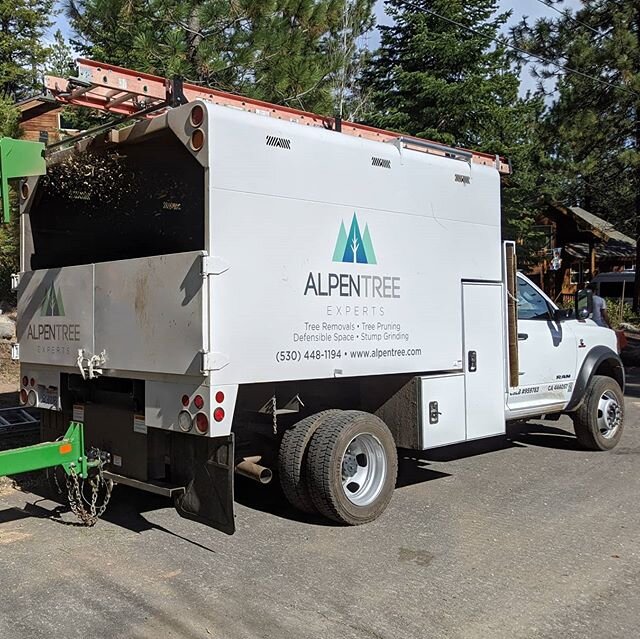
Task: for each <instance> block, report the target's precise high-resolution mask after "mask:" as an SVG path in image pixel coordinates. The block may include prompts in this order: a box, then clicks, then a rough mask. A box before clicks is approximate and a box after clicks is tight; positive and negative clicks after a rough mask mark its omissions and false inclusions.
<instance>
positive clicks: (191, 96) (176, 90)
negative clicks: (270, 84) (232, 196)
mask: <svg viewBox="0 0 640 639" xmlns="http://www.w3.org/2000/svg"><path fill="white" fill-rule="evenodd" d="M77 65H78V77H76V78H67V79H65V78H59V77H56V76H51V75H47V76H45V89H46V95H45V99H48V100H50V101H54V102H57V103H60V104H66V105H74V106H81V107H88V108H91V109H94V110H97V111H101V112H104V113H109V114H113V115H119V116H124V117H129V118H134V117H154V116H155V115H158V114H159V113H161V112H162V111H164V110H166V109H167V108H170V107H171V106H177V105H178V104H184V103H185V102H192V101H193V100H198V99H200V100H205V101H207V102H212V103H214V104H219V105H223V106H228V107H232V108H234V109H241V110H243V111H249V112H252V113H257V114H258V115H263V116H266V117H271V118H275V119H279V120H287V121H290V122H296V123H298V124H302V125H305V126H315V127H320V128H323V129H330V130H333V131H337V132H340V133H342V134H345V135H351V136H354V137H358V138H363V139H367V140H375V141H377V142H392V143H395V144H401V145H402V146H403V147H404V148H407V149H410V150H412V151H418V152H422V153H428V154H432V155H438V156H441V157H448V158H454V159H464V161H466V162H469V163H472V164H480V165H483V166H490V167H494V168H496V169H497V170H498V171H499V172H500V173H504V174H508V173H511V165H510V164H509V162H508V161H507V160H505V159H503V158H501V157H499V156H496V155H491V154H489V153H480V152H477V151H467V150H465V149H456V148H453V147H448V146H445V145H442V144H439V143H436V142H429V141H428V140H423V139H421V138H414V137H410V136H403V135H400V134H399V133H394V132H392V131H385V130H383V129H376V128H374V127H370V126H367V125H365V124H358V123H357V122H348V121H346V120H340V119H338V118H331V117H325V116H321V115H317V114H315V113H309V112H307V111H301V110H299V109H293V108H290V107H286V106H279V105H276V104H271V103H269V102H263V101H262V100H255V99H253V98H246V97H243V96H240V95H235V94H233V93H227V92H225V91H218V90H216V89H208V88H206V87H201V86H198V85H195V84H187V83H183V82H182V81H181V80H179V79H173V80H169V79H167V78H162V77H159V76H156V75H151V74H149V73H140V72H138V71H133V70H131V69H124V68H122V67H117V66H114V65H112V64H104V63H102V62H96V61H94V60H87V59H85V58H79V59H78V60H77Z"/></svg>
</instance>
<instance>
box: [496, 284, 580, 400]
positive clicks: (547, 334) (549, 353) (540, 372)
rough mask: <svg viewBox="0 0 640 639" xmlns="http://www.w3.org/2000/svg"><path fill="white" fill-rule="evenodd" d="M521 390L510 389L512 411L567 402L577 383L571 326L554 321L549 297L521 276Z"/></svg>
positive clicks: (519, 350)
mask: <svg viewBox="0 0 640 639" xmlns="http://www.w3.org/2000/svg"><path fill="white" fill-rule="evenodd" d="M517 283H518V291H517V296H518V358H519V372H520V375H519V379H520V384H519V386H518V387H517V388H511V389H509V401H508V404H509V408H510V409H511V410H525V409H529V408H530V409H532V410H534V411H535V410H537V409H538V408H540V407H542V408H544V407H545V406H552V405H557V404H560V403H563V402H566V401H567V399H568V397H570V395H571V391H572V390H573V385H574V383H575V374H576V373H575V371H576V357H577V355H576V338H575V334H574V332H573V330H572V328H571V324H570V323H569V322H557V321H555V320H554V319H553V315H552V307H551V306H550V304H549V302H548V300H547V298H546V297H544V296H543V294H542V293H541V292H540V291H539V290H538V289H537V288H536V287H534V286H533V285H532V284H531V283H530V282H529V281H528V280H526V279H525V278H524V277H522V276H520V275H518V280H517Z"/></svg>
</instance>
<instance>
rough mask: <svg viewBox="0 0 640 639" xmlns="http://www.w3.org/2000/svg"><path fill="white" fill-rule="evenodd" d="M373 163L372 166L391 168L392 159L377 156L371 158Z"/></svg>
mask: <svg viewBox="0 0 640 639" xmlns="http://www.w3.org/2000/svg"><path fill="white" fill-rule="evenodd" d="M371 165H372V166H379V167H381V168H383V169H390V168H391V160H385V159H384V158H377V157H372V158H371Z"/></svg>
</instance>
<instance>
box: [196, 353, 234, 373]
mask: <svg viewBox="0 0 640 639" xmlns="http://www.w3.org/2000/svg"><path fill="white" fill-rule="evenodd" d="M200 355H201V357H202V361H201V364H200V371H201V372H202V373H204V374H205V375H206V374H208V373H209V371H219V370H220V369H221V368H224V367H225V366H227V365H228V364H229V361H230V360H229V356H228V355H225V354H224V353H210V352H209V351H200Z"/></svg>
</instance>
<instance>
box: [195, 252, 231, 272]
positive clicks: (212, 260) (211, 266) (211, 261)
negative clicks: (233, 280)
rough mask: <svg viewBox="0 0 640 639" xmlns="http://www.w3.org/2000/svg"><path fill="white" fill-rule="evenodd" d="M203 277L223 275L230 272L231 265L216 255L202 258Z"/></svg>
mask: <svg viewBox="0 0 640 639" xmlns="http://www.w3.org/2000/svg"><path fill="white" fill-rule="evenodd" d="M201 270H202V275H221V274H222V273H224V272H225V271H228V270H229V263H228V262H226V261H225V260H223V259H222V258H221V257H218V256H216V255H203V256H202V269H201Z"/></svg>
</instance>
